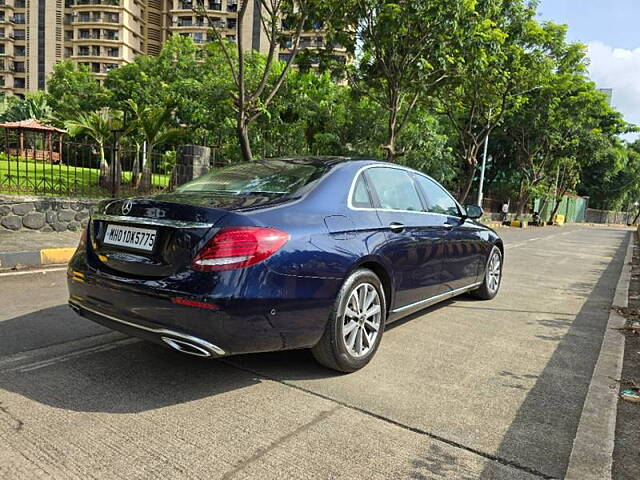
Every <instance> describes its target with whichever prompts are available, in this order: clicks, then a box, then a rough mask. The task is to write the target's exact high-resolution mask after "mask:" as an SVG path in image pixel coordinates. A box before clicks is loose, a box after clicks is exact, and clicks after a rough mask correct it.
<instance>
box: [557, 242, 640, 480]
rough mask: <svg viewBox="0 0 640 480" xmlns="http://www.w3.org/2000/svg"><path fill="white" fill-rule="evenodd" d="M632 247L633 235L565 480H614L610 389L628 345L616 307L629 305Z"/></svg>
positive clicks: (614, 399) (614, 400)
mask: <svg viewBox="0 0 640 480" xmlns="http://www.w3.org/2000/svg"><path fill="white" fill-rule="evenodd" d="M633 247H634V238H633V234H631V235H629V243H628V244H627V251H626V254H625V257H624V263H623V265H622V271H621V273H620V278H619V279H618V283H617V285H616V290H615V295H614V300H613V304H612V308H611V312H610V313H609V320H608V322H607V328H606V330H605V333H604V337H603V339H602V346H601V347H600V354H599V356H598V360H597V362H596V365H595V368H594V370H593V375H592V377H591V383H590V385H589V390H588V391H587V397H586V398H585V401H584V405H583V407H582V414H581V415H580V421H579V423H578V429H577V431H576V436H575V439H574V441H573V448H572V450H571V455H570V457H569V465H568V466H567V472H566V476H565V480H590V479H593V480H606V479H611V470H612V466H613V449H614V445H615V430H616V415H617V410H618V392H617V388H616V389H614V390H612V389H611V379H612V378H620V376H621V374H622V365H623V359H624V345H625V337H624V335H623V334H622V333H621V332H619V331H618V330H616V328H617V327H621V326H622V325H623V324H624V322H625V319H624V318H623V317H622V316H621V315H619V314H618V313H617V312H616V311H615V310H614V309H613V307H626V306H627V305H628V294H629V284H630V282H631V261H632V258H633Z"/></svg>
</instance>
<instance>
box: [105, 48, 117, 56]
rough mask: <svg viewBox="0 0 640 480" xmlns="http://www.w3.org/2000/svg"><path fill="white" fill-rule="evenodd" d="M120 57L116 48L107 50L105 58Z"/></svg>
mask: <svg viewBox="0 0 640 480" xmlns="http://www.w3.org/2000/svg"><path fill="white" fill-rule="evenodd" d="M119 55H120V49H119V48H118V47H109V48H107V57H118V56H119Z"/></svg>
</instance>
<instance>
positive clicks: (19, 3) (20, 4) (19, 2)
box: [13, 0, 27, 8]
mask: <svg viewBox="0 0 640 480" xmlns="http://www.w3.org/2000/svg"><path fill="white" fill-rule="evenodd" d="M13 6H14V7H16V8H24V7H26V6H27V2H26V1H25V0H14V2H13Z"/></svg>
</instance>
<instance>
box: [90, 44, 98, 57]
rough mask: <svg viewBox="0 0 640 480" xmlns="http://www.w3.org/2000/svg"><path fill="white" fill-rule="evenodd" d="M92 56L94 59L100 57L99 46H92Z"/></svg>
mask: <svg viewBox="0 0 640 480" xmlns="http://www.w3.org/2000/svg"><path fill="white" fill-rule="evenodd" d="M91 55H92V56H94V57H99V56H100V46H99V45H92V46H91Z"/></svg>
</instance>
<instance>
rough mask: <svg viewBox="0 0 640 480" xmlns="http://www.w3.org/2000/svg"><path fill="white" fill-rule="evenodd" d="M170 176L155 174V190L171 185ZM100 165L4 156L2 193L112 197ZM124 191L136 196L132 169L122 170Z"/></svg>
mask: <svg viewBox="0 0 640 480" xmlns="http://www.w3.org/2000/svg"><path fill="white" fill-rule="evenodd" d="M169 180H170V175H167V174H155V173H154V174H153V175H152V181H151V183H152V187H153V190H154V191H158V190H163V189H166V188H168V186H169ZM99 181H100V171H99V170H98V169H97V168H85V167H72V166H69V165H63V164H59V165H51V164H48V163H45V162H42V161H33V160H19V161H17V160H16V159H15V158H12V159H11V160H7V159H5V158H0V194H2V193H23V194H36V195H59V196H67V195H71V196H80V197H105V196H106V197H108V196H111V192H110V191H109V190H107V189H104V188H102V187H101V186H100V184H99ZM119 193H120V194H131V195H135V193H136V191H135V189H133V188H132V187H131V172H122V185H121V191H120V192H119Z"/></svg>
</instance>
